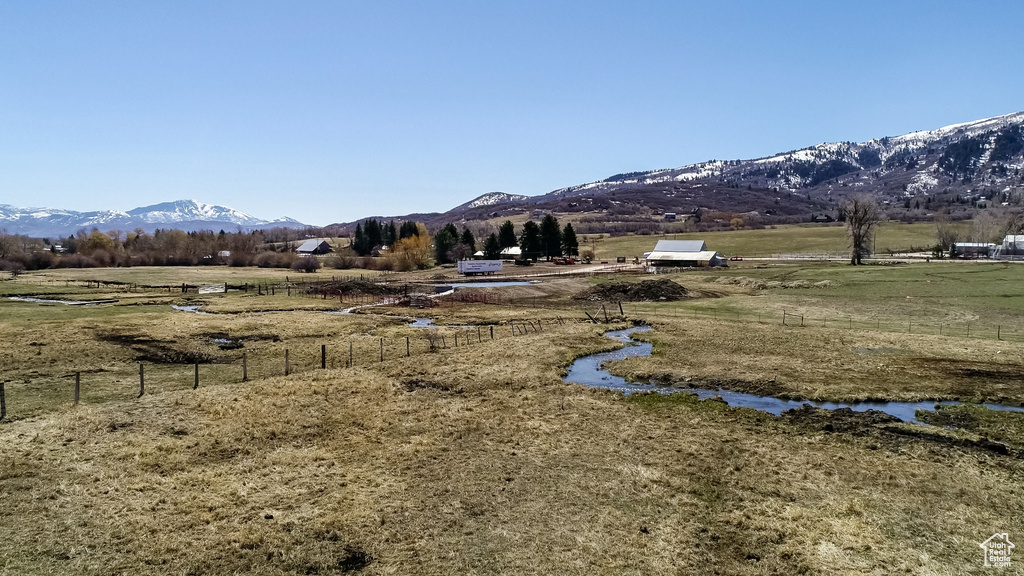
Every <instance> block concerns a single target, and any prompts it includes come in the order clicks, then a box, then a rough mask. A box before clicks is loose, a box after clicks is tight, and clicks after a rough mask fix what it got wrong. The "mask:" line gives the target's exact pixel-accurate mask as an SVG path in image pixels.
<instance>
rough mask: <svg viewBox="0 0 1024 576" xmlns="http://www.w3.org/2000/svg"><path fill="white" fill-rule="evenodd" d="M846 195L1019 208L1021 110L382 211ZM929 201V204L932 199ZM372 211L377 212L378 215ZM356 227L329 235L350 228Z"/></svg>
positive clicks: (754, 206)
mask: <svg viewBox="0 0 1024 576" xmlns="http://www.w3.org/2000/svg"><path fill="white" fill-rule="evenodd" d="M851 194H866V195H870V196H873V197H874V198H876V199H877V200H878V201H879V203H881V204H882V205H883V206H885V207H886V210H887V212H889V215H890V217H904V215H905V217H906V218H909V219H913V218H917V217H927V216H928V210H930V209H938V208H941V207H946V208H948V209H953V208H956V207H960V209H965V210H966V209H973V208H975V207H979V206H985V205H987V204H992V203H1000V204H1009V205H1017V204H1024V112H1017V113H1014V114H1007V115H1004V116H997V117H994V118H986V119H984V120H977V121H974V122H966V123H962V124H953V125H950V126H946V127H943V128H939V129H936V130H927V131H920V132H912V133H910V134H904V135H902V136H887V137H883V138H876V139H873V140H869V141H867V142H859V143H858V142H827V143H822V144H817V145H815V146H810V147H807V148H802V149H799V150H792V151H789V152H782V153H778V154H774V155H771V156H765V157H762V158H755V159H751V160H709V161H706V162H700V163H697V164H690V165H687V166H682V167H680V168H665V169H658V170H646V171H638V172H629V173H624V174H616V175H613V176H610V177H608V178H605V179H603V180H598V181H595V182H590V183H586V184H579V185H576V186H570V187H568V188H561V189H558V190H554V191H551V192H548V193H547V194H542V195H538V196H523V195H518V194H508V193H505V192H489V193H487V194H483V195H481V196H478V197H477V198H474V199H473V200H470V201H469V202H465V203H463V204H460V205H458V206H456V207H454V208H452V209H451V210H448V211H447V212H443V213H425V214H424V213H417V214H406V215H404V216H399V215H393V216H385V217H383V218H385V219H395V220H413V221H419V222H424V223H426V224H427V226H428V227H431V228H435V227H437V226H440V225H443V224H446V223H449V222H469V221H482V220H494V219H504V218H508V217H511V216H514V215H519V214H523V213H524V212H529V213H531V214H534V215H535V214H539V213H542V212H555V213H583V214H582V215H580V221H581V222H591V223H601V224H608V223H612V224H614V223H616V222H626V223H641V224H642V223H643V221H646V223H647V224H648V225H649V224H650V223H651V222H652V221H654V220H656V219H657V216H658V215H660V214H662V213H665V212H675V213H678V214H689V213H703V212H709V211H713V212H723V213H731V214H755V215H756V217H758V218H761V219H762V220H763V221H777V222H787V221H802V220H806V219H809V218H810V216H811V215H812V214H816V213H817V214H820V213H822V212H826V213H827V212H830V211H831V212H835V211H836V209H837V208H838V206H839V203H840V202H841V201H842V200H843V199H844V198H846V197H847V196H849V195H851ZM933 201H934V202H933ZM377 218H382V217H380V216H378V217H377ZM354 225H355V222H349V223H339V224H332V225H331V226H329V227H328V228H329V230H328V232H344V231H349V232H350V231H351V229H352V228H354ZM279 226H280V227H291V228H299V227H305V225H304V224H302V223H301V222H298V221H296V220H293V219H291V218H279V219H276V220H261V219H259V218H255V217H253V216H250V215H248V214H246V213H244V212H240V211H238V210H234V209H231V208H226V207H224V206H215V205H210V204H203V203H200V202H196V201H194V200H178V201H175V202H165V203H162V204H154V205H152V206H144V207H141V208H135V209H134V210H129V211H127V212H120V211H115V210H106V211H97V212H75V211H71V210H59V209H49V208H18V207H14V206H8V205H3V204H0V230H6V231H7V232H8V233H11V234H25V235H29V236H42V237H55V236H59V235H67V234H73V233H75V232H76V231H77V230H80V229H83V228H85V229H91V228H94V227H95V228H98V229H100V230H102V231H107V230H113V229H119V230H134V229H136V228H141V229H143V230H146V231H147V232H151V231H153V230H155V229H157V228H176V229H180V230H186V231H192V230H218V229H224V230H234V229H237V228H239V227H241V228H242V229H245V230H252V229H259V228H271V227H279Z"/></svg>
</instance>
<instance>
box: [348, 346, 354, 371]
mask: <svg viewBox="0 0 1024 576" xmlns="http://www.w3.org/2000/svg"><path fill="white" fill-rule="evenodd" d="M352 365H353V364H352V342H351V341H350V342H349V343H348V367H349V368H351V367H352Z"/></svg>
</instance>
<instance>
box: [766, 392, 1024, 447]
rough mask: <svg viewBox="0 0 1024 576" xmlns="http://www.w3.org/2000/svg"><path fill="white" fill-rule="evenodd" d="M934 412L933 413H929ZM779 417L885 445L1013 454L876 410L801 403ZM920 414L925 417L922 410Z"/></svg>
mask: <svg viewBox="0 0 1024 576" xmlns="http://www.w3.org/2000/svg"><path fill="white" fill-rule="evenodd" d="M929 414H935V413H929ZM782 418H784V419H785V420H786V421H787V422H789V423H790V424H792V425H793V426H795V427H796V428H797V429H799V430H803V431H814V432H837V433H843V434H849V435H852V436H861V437H870V438H871V439H872V440H875V441H876V442H878V443H880V444H882V445H884V446H885V447H887V448H899V447H900V446H902V445H906V444H907V443H909V442H913V441H925V442H928V443H930V444H935V445H939V446H944V447H949V448H967V449H973V450H981V451H984V452H991V453H994V454H999V455H1002V456H1007V455H1011V454H1015V455H1018V456H1019V451H1018V450H1012V449H1011V447H1010V446H1009V445H1008V444H1005V443H1003V442H996V441H995V440H991V439H989V438H986V437H981V438H978V439H973V438H964V437H961V436H954V435H951V434H948V433H944V432H941V431H939V430H938V429H936V428H928V427H920V426H918V427H907V426H905V425H902V423H901V422H900V420H899V418H896V417H895V416H891V415H889V414H886V413H884V412H879V411H877V410H867V411H864V412H855V411H853V410H851V409H849V408H840V409H837V410H825V409H822V408H814V407H812V406H808V405H806V404H805V405H804V406H801V407H800V408H796V409H794V410H787V411H785V412H783V413H782ZM921 418H922V419H924V418H926V414H924V413H923V414H922V415H921Z"/></svg>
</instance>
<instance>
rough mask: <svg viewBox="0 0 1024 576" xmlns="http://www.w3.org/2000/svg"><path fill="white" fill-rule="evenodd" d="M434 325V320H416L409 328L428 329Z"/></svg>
mask: <svg viewBox="0 0 1024 576" xmlns="http://www.w3.org/2000/svg"><path fill="white" fill-rule="evenodd" d="M433 325H434V319H433V318H416V319H415V320H413V321H412V322H410V323H409V326H410V327H412V328H428V327H432V326H433Z"/></svg>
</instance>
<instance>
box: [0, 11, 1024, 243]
mask: <svg viewBox="0 0 1024 576" xmlns="http://www.w3.org/2000/svg"><path fill="white" fill-rule="evenodd" d="M1021 22H1024V3H1020V2H974V3H968V2H944V1H930V2H926V1H920V2H917V1H907V2H873V1H857V2H820V1H816V2H811V1H807V2H785V1H779V2H738V1H736V2H729V1H722V2H707V1H704V2H687V1H674V2H673V1H663V2H661V1H659V2H655V1H649V2H644V1H635V2H603V1H600V0H597V1H589V2H554V1H546V2H539V1H537V2H534V1H532V0H520V1H517V2H503V3H497V2H484V1H464V2H391V1H387V0H382V1H374V2H347V1H343V0H338V1H325V2H316V1H306V2H300V1H288V2H286V1H280V2H267V1H259V0H247V1H244V2H241V1H239V2H215V1H203V2H189V1H176V2H128V1H118V2H113V1H111V2H106V1H82V2H66V1H65V2H48V1H46V0H33V1H32V2H23V1H20V0H0V203H3V204H15V205H20V206H47V207H58V208H68V209H75V210H97V209H122V210H127V209H130V208H134V207H136V206H141V205H145V204H152V203H157V202H161V201H167V200H174V199H179V198H194V199H196V200H199V201H202V202H208V203H215V204H224V205H227V206H231V207H233V208H237V209H239V210H242V211H245V212H249V213H251V214H253V215H256V216H260V217H264V218H275V217H279V216H291V217H294V218H297V219H299V220H302V221H304V222H307V223H312V224H327V223H331V222H341V221H350V220H353V219H356V218H360V217H364V216H372V215H398V214H406V213H411V212H427V211H444V210H447V209H449V208H451V207H453V206H455V205H457V204H460V203H462V202H465V201H467V200H470V199H472V198H473V197H475V196H477V195H479V194H482V193H485V192H490V191H495V190H500V191H504V192H510V193H516V194H529V195H534V194H543V193H545V192H549V191H551V190H554V189H556V188H560V187H563V186H570V185H573V184H580V183H584V182H590V181H593V180H598V179H601V178H604V177H606V176H610V175H612V174H615V173H618V172H626V171H633V170H646V169H655V168H667V167H676V166H682V165H685V164H691V163H694V162H699V161H702V160H708V159H712V158H716V159H725V158H728V159H733V158H751V157H758V156H765V155H769V154H772V153H775V152H780V151H785V150H790V149H794V148H800V147H804V146H809V145H813V144H816V143H819V142H823V141H836V140H853V141H861V140H867V139H870V138H875V137H881V136H886V135H897V134H902V133H905V132H910V131H914V130H923V129H933V128H938V127H940V126H943V125H947V124H953V123H957V122H965V121H969V120H975V119H980V118H985V117H989V116H996V115H1000V114H1007V113H1010V112H1017V111H1021V110H1024V74H1022V73H1021V71H1022V70H1024V62H1022V55H1024V35H1022V34H1021V33H1020V29H1019V27H1020V23H1021Z"/></svg>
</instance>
